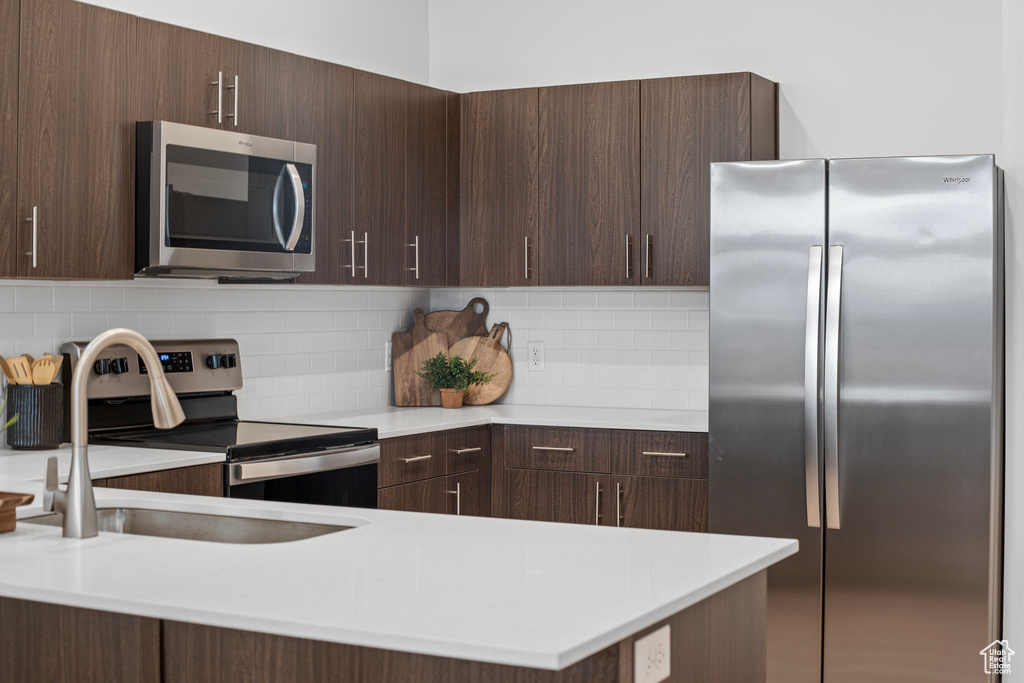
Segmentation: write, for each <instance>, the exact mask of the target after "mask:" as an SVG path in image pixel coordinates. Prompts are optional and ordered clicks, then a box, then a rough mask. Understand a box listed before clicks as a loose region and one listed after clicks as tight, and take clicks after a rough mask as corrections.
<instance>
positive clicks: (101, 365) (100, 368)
mask: <svg viewBox="0 0 1024 683" xmlns="http://www.w3.org/2000/svg"><path fill="white" fill-rule="evenodd" d="M92 371H93V372H95V373H96V374H97V375H109V374H110V359H109V358H100V359H99V360H98V361H96V362H95V363H93V364H92Z"/></svg>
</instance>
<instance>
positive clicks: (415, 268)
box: [405, 235, 420, 280]
mask: <svg viewBox="0 0 1024 683" xmlns="http://www.w3.org/2000/svg"><path fill="white" fill-rule="evenodd" d="M405 246H407V247H410V248H411V249H414V250H415V253H414V257H413V258H414V261H413V267H412V268H410V269H409V270H411V271H412V272H413V273H414V274H415V276H416V279H417V280H419V279H420V236H419V235H416V239H415V240H413V243H412V244H407V245H405Z"/></svg>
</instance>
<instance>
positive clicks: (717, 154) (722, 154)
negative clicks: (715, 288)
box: [637, 73, 777, 286]
mask: <svg viewBox="0 0 1024 683" xmlns="http://www.w3.org/2000/svg"><path fill="white" fill-rule="evenodd" d="M752 79H759V77H758V76H754V75H753V74H750V73H733V74H716V75H712V76H687V77H682V78H660V79H654V80H644V81H641V82H640V126H641V130H640V138H641V141H642V150H641V161H640V166H641V171H640V177H641V210H642V224H643V232H644V234H643V239H642V241H641V244H640V245H638V246H639V250H638V252H637V253H638V256H639V257H640V258H639V263H638V267H639V268H640V269H641V271H642V272H641V275H642V277H641V282H642V283H643V284H648V285H686V286H690V285H697V286H707V285H708V284H709V268H710V265H709V259H710V252H709V244H710V239H709V234H710V171H709V164H711V163H713V162H716V161H745V160H748V159H751V158H753V156H754V155H753V153H752V144H751V142H752V137H751V135H752V129H751V116H752V112H753V113H754V114H755V115H756V117H757V121H758V124H757V126H756V129H755V130H756V133H757V135H758V136H760V137H759V138H758V139H756V140H755V142H756V143H757V144H756V145H755V147H756V149H757V150H758V154H759V155H760V156H768V155H772V153H773V152H774V153H775V154H776V155H777V150H775V149H774V148H773V146H771V147H772V148H771V149H770V148H769V146H768V145H766V141H765V140H764V138H766V137H768V136H773V135H774V126H773V125H771V122H772V121H774V120H775V108H776V105H775V99H774V88H758V89H757V94H758V95H759V99H758V100H757V101H755V102H753V103H752V100H751V80H752ZM763 80H764V79H760V81H759V84H760V85H763V83H761V81H763ZM772 85H774V84H772ZM769 95H771V96H770V98H769Z"/></svg>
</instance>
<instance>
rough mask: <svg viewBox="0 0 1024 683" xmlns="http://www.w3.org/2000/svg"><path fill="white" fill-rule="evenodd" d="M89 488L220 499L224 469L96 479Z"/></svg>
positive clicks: (183, 469)
mask: <svg viewBox="0 0 1024 683" xmlns="http://www.w3.org/2000/svg"><path fill="white" fill-rule="evenodd" d="M93 486H102V487H103V488H108V489H130V490H132V491H153V492H156V493H184V494H186V495H190V496H218V497H219V496H223V495H224V466H223V465H220V464H211V465H197V466H195V467H179V468H178V469H173V470H161V471H159V472H146V473H145V474H132V475H128V476H126V477H111V478H110V479H96V480H94V481H93Z"/></svg>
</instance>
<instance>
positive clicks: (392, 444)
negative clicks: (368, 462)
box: [377, 432, 448, 488]
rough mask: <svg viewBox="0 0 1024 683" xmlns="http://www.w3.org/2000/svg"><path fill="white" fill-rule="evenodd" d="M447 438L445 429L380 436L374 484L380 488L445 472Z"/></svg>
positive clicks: (436, 475) (437, 475) (438, 475)
mask: <svg viewBox="0 0 1024 683" xmlns="http://www.w3.org/2000/svg"><path fill="white" fill-rule="evenodd" d="M447 450H448V440H447V435H446V433H445V432H428V433H426V434H414V435H412V436H401V437H397V438H394V439H382V440H381V442H380V465H379V467H378V470H377V485H378V486H379V487H381V488H384V487H386V486H394V485H395V484H404V483H407V482H411V481H417V480H419V479H430V478H432V477H440V476H442V475H444V474H446V472H445V469H446V467H447V465H446V460H447V457H448V455H447Z"/></svg>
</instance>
